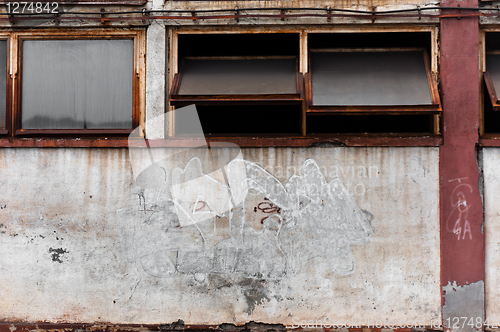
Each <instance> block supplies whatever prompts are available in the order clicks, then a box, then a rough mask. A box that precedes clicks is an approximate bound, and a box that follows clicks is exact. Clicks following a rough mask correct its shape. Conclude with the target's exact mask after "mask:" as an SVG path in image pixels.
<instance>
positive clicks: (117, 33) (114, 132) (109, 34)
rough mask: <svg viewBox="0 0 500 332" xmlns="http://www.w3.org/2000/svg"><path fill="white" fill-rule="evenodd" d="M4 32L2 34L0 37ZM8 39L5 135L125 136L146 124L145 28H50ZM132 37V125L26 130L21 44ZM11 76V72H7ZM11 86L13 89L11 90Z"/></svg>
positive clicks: (16, 35)
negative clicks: (38, 41)
mask: <svg viewBox="0 0 500 332" xmlns="http://www.w3.org/2000/svg"><path fill="white" fill-rule="evenodd" d="M2 36H3V35H0V39H1V38H2ZM6 36H7V37H6V38H9V41H10V42H9V43H8V49H9V53H10V54H9V56H8V57H7V58H8V70H7V72H8V73H10V76H11V79H8V84H7V90H8V94H9V96H10V97H11V98H7V118H6V122H7V123H8V124H9V127H8V128H6V129H0V134H1V135H3V136H10V137H11V136H15V137H57V136H59V137H126V136H128V135H129V134H130V133H131V132H132V130H133V129H134V128H135V127H137V126H139V125H140V124H143V123H144V117H145V115H144V110H145V100H144V95H145V62H144V61H145V57H144V55H145V31H144V29H119V30H118V29H87V30H84V31H82V30H76V29H71V30H68V29H47V30H43V31H41V30H39V31H30V32H11V33H8V34H7V35H6ZM102 39H117V40H118V39H131V40H133V68H132V72H133V79H132V89H133V96H132V126H131V128H124V129H23V128H22V125H21V114H22V105H21V99H22V91H21V90H22V53H23V52H22V43H23V41H27V40H102ZM8 76H9V75H8ZM9 88H10V90H9Z"/></svg>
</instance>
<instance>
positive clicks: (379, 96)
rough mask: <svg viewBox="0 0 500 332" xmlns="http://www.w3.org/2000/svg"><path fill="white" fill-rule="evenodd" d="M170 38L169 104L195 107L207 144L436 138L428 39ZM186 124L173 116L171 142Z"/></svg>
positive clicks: (425, 35)
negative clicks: (218, 139)
mask: <svg viewBox="0 0 500 332" xmlns="http://www.w3.org/2000/svg"><path fill="white" fill-rule="evenodd" d="M176 38H177V45H178V47H177V50H178V51H177V54H176V56H177V57H176V58H175V57H174V59H173V60H174V61H176V66H177V67H176V68H177V70H176V71H174V73H175V75H174V76H173V80H172V86H171V90H170V96H169V98H170V100H169V101H170V105H171V106H173V107H180V106H186V105H189V104H195V105H196V106H197V109H198V116H199V118H200V120H201V124H202V127H203V130H204V132H205V134H206V135H208V136H210V135H212V136H217V135H221V134H222V135H252V134H259V135H262V134H263V135H274V134H280V135H281V134H290V135H297V136H302V137H309V136H316V135H318V134H320V135H323V134H330V135H331V134H354V135H360V134H361V135H370V134H387V135H406V134H409V135H419V134H422V135H432V134H437V133H438V131H439V129H438V128H439V126H438V124H437V122H438V116H436V115H437V114H439V113H440V111H441V105H440V98H439V92H438V86H437V81H436V78H435V76H434V75H435V74H434V73H433V72H432V70H431V64H430V62H431V61H430V58H429V55H430V53H431V49H432V45H431V43H432V39H431V33H430V32H415V33H413V32H403V33H399V32H389V33H322V32H317V33H302V34H299V33H282V32H276V33H272V32H266V33H220V34H216V33H212V34H210V33H208V34H205V33H196V34H190V33H189V32H186V33H178V34H177V35H176ZM263 45H265V47H262V46H263ZM300 45H302V46H303V47H304V46H306V45H307V46H308V48H307V49H306V50H305V49H304V48H303V49H302V51H300ZM304 51H305V52H304ZM301 63H302V64H303V66H300V64H301ZM302 73H303V74H304V75H302ZM303 85H305V90H304V97H302V86H303ZM187 122H188V119H187V118H186V119H184V118H183V115H182V112H180V113H176V115H175V119H174V121H173V123H175V125H174V128H172V129H173V130H171V132H170V135H173V136H183V135H186V136H189V134H190V133H189V130H188V127H189V126H188V124H187ZM228 124H230V125H228Z"/></svg>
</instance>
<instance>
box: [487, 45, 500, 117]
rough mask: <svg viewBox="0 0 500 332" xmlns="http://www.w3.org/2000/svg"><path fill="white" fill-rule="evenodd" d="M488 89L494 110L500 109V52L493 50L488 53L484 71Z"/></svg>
mask: <svg viewBox="0 0 500 332" xmlns="http://www.w3.org/2000/svg"><path fill="white" fill-rule="evenodd" d="M484 81H485V83H486V89H487V90H488V94H489V96H490V100H491V104H492V105H493V110H495V111H499V110H500V102H499V101H498V95H497V91H499V92H500V53H499V52H491V53H487V54H486V72H485V73H484Z"/></svg>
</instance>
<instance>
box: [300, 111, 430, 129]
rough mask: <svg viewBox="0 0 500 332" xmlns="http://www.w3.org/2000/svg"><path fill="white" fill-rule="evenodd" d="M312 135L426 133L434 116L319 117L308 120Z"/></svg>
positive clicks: (310, 117)
mask: <svg viewBox="0 0 500 332" xmlns="http://www.w3.org/2000/svg"><path fill="white" fill-rule="evenodd" d="M307 131H308V133H311V134H326V133H335V134H366V133H368V134H369V133H377V134H381V133H385V134H389V133H412V134H417V133H426V134H430V133H431V132H432V115H373V114H368V115H317V116H309V117H308V118H307Z"/></svg>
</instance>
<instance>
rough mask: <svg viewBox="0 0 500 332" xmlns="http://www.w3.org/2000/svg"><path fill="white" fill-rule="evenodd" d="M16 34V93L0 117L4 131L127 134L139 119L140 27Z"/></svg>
mask: <svg viewBox="0 0 500 332" xmlns="http://www.w3.org/2000/svg"><path fill="white" fill-rule="evenodd" d="M14 35H15V36H16V38H12V40H15V44H13V45H11V47H12V48H13V49H14V50H15V52H13V56H14V57H16V61H15V63H16V64H17V66H14V67H13V68H12V69H11V70H12V71H13V72H14V73H16V75H15V82H14V83H13V86H14V96H15V98H14V100H13V101H14V102H13V103H12V104H13V107H12V112H3V113H4V117H0V121H1V120H2V119H3V122H5V129H6V130H5V131H4V132H3V134H8V135H11V136H37V137H43V136H53V135H64V136H72V137H80V136H126V135H127V134H129V133H130V132H131V131H132V130H133V129H134V128H135V127H136V126H137V125H138V124H139V114H140V111H139V110H140V108H141V106H140V100H139V99H142V98H140V97H139V90H140V85H141V84H140V80H141V76H142V75H141V73H140V71H141V69H139V68H141V67H143V66H142V65H140V64H139V61H140V60H139V59H140V58H139V57H138V52H143V50H142V48H143V47H142V46H141V45H142V44H143V36H142V32H141V31H140V30H136V31H119V32H107V31H106V32H104V31H101V30H99V31H92V32H90V33H79V32H75V31H66V32H65V33H61V31H57V34H50V33H41V32H40V33H37V32H33V33H16V34H14ZM0 52H3V49H2V44H0ZM2 54H6V52H4V53H2ZM16 54H17V55H16ZM0 56H1V55H0ZM0 61H2V59H1V58H0ZM1 68H3V66H2V67H0V70H1ZM2 74H3V72H2ZM6 77H7V76H6ZM8 81H9V79H7V82H8ZM6 86H7V85H6ZM0 89H2V90H1V92H3V91H5V89H6V88H3V86H0ZM8 95H9V94H8V93H5V94H2V96H8ZM6 99H7V100H8V99H10V98H6ZM0 102H2V105H3V104H4V103H3V101H1V100H0ZM5 104H7V103H5ZM7 105H8V104H7ZM9 108H10V107H8V106H7V110H8V109H9ZM1 114H2V113H0V115H1ZM1 124H2V122H0V125H1ZM7 129H11V130H7Z"/></svg>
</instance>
